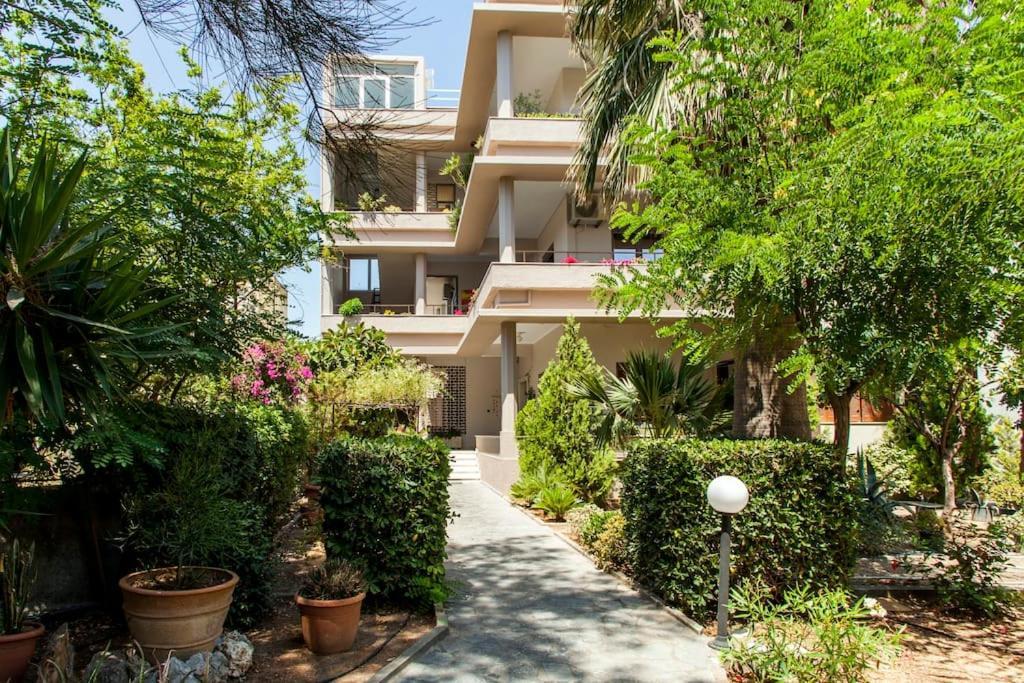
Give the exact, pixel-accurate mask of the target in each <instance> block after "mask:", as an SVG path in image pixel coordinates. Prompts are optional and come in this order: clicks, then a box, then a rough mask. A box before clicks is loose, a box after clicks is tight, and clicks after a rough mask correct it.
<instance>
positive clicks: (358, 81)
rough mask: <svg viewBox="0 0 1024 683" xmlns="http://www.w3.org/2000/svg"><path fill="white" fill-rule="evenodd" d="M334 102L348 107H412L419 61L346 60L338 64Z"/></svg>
mask: <svg viewBox="0 0 1024 683" xmlns="http://www.w3.org/2000/svg"><path fill="white" fill-rule="evenodd" d="M338 70H339V71H340V72H341V75H339V76H338V78H337V80H336V83H335V87H334V106H336V107H343V108H346V109H358V108H362V109H385V108H390V109H412V108H414V107H415V106H416V64H367V65H359V64H343V65H341V66H339V67H338Z"/></svg>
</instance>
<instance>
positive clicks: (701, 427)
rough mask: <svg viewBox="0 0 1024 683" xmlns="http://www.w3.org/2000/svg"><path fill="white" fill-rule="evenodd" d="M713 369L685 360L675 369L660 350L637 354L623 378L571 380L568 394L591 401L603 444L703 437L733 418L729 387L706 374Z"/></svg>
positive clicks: (607, 374)
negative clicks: (727, 402)
mask: <svg viewBox="0 0 1024 683" xmlns="http://www.w3.org/2000/svg"><path fill="white" fill-rule="evenodd" d="M707 370H708V365H707V364H706V363H704V362H700V361H696V362H695V361H692V360H690V359H689V358H686V357H684V358H682V359H681V361H680V363H679V365H678V366H676V365H675V363H673V362H672V359H671V358H670V357H668V356H664V355H662V354H659V353H657V352H656V351H632V352H630V353H629V354H628V355H627V356H626V363H625V371H624V376H623V377H622V378H619V377H617V376H616V375H614V374H612V373H611V372H610V371H608V370H607V369H605V371H604V373H602V374H601V375H592V374H584V375H580V376H578V377H575V378H570V379H569V380H568V381H569V393H570V395H572V396H574V397H577V398H584V399H586V400H588V401H589V402H590V403H591V405H592V406H593V407H594V409H595V411H596V412H597V414H598V416H599V417H600V422H599V427H598V430H597V433H596V436H597V440H598V443H599V444H608V443H611V442H613V441H614V442H617V443H619V444H621V443H623V441H625V440H626V439H628V438H629V437H632V436H637V435H642V436H644V437H648V438H655V439H662V438H666V437H669V436H675V435H683V436H704V435H707V434H710V433H712V432H714V431H716V430H718V429H721V428H722V427H723V426H724V424H725V423H726V421H727V420H728V416H729V413H728V411H725V410H723V408H722V399H723V395H724V392H725V391H726V390H727V388H728V387H727V385H721V386H719V387H716V386H715V385H714V383H712V382H711V381H709V380H708V379H707V378H706V377H705V376H704V375H705V373H706V372H707Z"/></svg>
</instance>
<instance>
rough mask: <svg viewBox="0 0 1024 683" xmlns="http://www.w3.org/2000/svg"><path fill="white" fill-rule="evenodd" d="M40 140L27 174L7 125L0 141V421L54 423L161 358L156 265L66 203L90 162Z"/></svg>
mask: <svg viewBox="0 0 1024 683" xmlns="http://www.w3.org/2000/svg"><path fill="white" fill-rule="evenodd" d="M57 158H58V153H57V150H56V149H55V148H54V147H53V146H51V145H48V144H46V143H45V142H44V143H43V144H41V145H40V146H38V147H37V149H36V150H35V152H34V161H33V163H32V167H31V170H30V171H29V173H28V176H27V177H25V174H24V172H23V171H24V169H23V167H22V165H21V164H20V163H19V162H18V160H17V156H16V154H15V152H14V149H13V144H12V141H11V136H10V133H9V131H6V130H5V131H4V133H3V139H2V142H0V294H2V297H3V302H4V305H3V306H0V332H2V333H0V340H2V341H0V360H2V362H0V401H2V403H0V409H2V414H0V425H3V424H5V423H6V422H7V421H8V420H9V419H10V418H12V417H14V415H15V414H17V415H19V416H22V417H26V416H27V417H31V418H34V419H36V420H42V421H46V422H48V423H51V424H55V425H62V424H63V423H64V422H65V421H67V420H70V419H73V416H77V417H81V416H82V415H83V414H84V413H86V412H88V411H90V410H92V409H94V408H95V407H96V404H97V402H98V401H99V400H100V399H111V398H113V397H114V395H115V394H116V393H118V392H123V391H126V390H128V389H129V388H130V387H131V385H132V382H133V379H134V377H135V376H136V375H137V373H138V372H139V369H140V368H142V367H145V366H146V365H147V364H148V363H151V362H153V361H154V360H159V359H162V358H165V357H166V356H167V355H168V353H169V350H168V349H167V348H166V347H165V346H163V345H162V344H160V345H158V344H157V343H156V341H157V335H158V334H160V335H164V336H169V335H170V334H176V332H175V331H173V330H169V329H167V328H165V327H164V328H161V327H158V326H157V324H156V323H155V322H154V318H156V317H157V316H158V314H159V313H160V311H161V309H163V308H165V307H166V306H167V305H168V303H169V302H168V300H167V299H163V298H161V297H160V295H159V293H158V292H159V289H158V288H156V287H154V286H153V280H152V271H151V269H150V268H148V267H146V266H144V265H141V264H140V263H139V257H138V254H137V253H136V252H134V251H133V250H131V249H125V248H124V245H123V243H122V241H121V237H122V234H121V233H119V232H118V231H116V230H114V229H113V226H112V225H111V221H109V220H104V217H103V216H100V217H99V218H97V219H92V220H85V219H83V218H82V217H80V216H73V215H71V213H70V210H69V209H70V207H71V206H72V204H73V200H74V198H75V194H76V192H77V190H78V187H79V181H80V179H81V177H82V173H83V172H84V170H85V168H86V157H85V155H84V154H83V155H81V156H80V157H79V158H78V160H77V161H75V162H74V163H73V164H72V165H71V166H70V167H69V168H67V169H65V170H64V171H61V170H59V169H58V166H57Z"/></svg>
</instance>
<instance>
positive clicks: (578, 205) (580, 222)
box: [565, 194, 604, 228]
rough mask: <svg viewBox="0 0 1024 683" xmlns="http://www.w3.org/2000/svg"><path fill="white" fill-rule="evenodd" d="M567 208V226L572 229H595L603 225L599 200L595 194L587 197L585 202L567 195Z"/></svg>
mask: <svg viewBox="0 0 1024 683" xmlns="http://www.w3.org/2000/svg"><path fill="white" fill-rule="evenodd" d="M565 203H566V206H567V207H568V214H569V215H568V219H569V225H571V226H572V227H574V228H583V227H585V228H596V227H598V226H599V225H601V223H604V218H603V217H602V215H601V200H600V199H599V198H598V196H597V195H596V194H592V195H588V196H587V198H586V200H582V201H581V200H580V199H579V198H578V197H576V196H575V195H569V197H568V198H567V199H566V202H565Z"/></svg>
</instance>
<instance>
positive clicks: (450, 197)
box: [436, 185, 455, 211]
mask: <svg viewBox="0 0 1024 683" xmlns="http://www.w3.org/2000/svg"><path fill="white" fill-rule="evenodd" d="M436 188H437V210H438V211H451V210H453V209H454V208H455V186H454V185H437V186H436Z"/></svg>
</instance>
